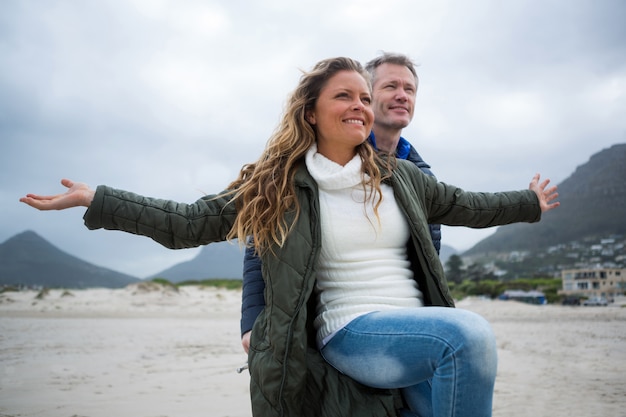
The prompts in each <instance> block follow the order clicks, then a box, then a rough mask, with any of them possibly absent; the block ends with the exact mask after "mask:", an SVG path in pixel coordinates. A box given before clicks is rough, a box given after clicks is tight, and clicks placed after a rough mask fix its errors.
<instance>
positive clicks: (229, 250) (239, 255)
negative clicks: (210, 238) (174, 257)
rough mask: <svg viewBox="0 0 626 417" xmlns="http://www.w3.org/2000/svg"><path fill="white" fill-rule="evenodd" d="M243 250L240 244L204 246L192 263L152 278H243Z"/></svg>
mask: <svg viewBox="0 0 626 417" xmlns="http://www.w3.org/2000/svg"><path fill="white" fill-rule="evenodd" d="M243 252H244V251H243V249H242V248H240V247H239V243H238V242H217V243H211V244H210V245H207V246H204V247H203V248H202V249H201V250H200V253H198V255H196V257H195V258H193V259H192V260H190V261H187V262H181V263H179V264H176V265H174V266H172V267H171V268H168V269H166V270H164V271H161V272H159V273H158V274H154V276H151V277H150V279H152V278H165V279H167V280H168V281H171V282H181V281H187V280H201V279H213V278H228V279H232V278H237V279H242V277H243Z"/></svg>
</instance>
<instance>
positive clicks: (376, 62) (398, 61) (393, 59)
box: [365, 52, 417, 85]
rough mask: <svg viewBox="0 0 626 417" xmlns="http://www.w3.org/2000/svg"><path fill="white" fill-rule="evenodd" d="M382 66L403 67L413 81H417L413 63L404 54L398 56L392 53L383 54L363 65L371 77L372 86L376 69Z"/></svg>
mask: <svg viewBox="0 0 626 417" xmlns="http://www.w3.org/2000/svg"><path fill="white" fill-rule="evenodd" d="M382 64H394V65H402V66H405V67H407V68H408V69H409V71H411V73H412V74H413V76H414V77H415V80H416V81H417V71H415V67H416V65H415V63H414V62H413V61H412V60H411V58H409V57H408V56H406V55H404V54H398V53H393V52H383V53H382V54H381V55H380V56H377V57H376V58H374V59H372V60H370V61H369V62H368V63H367V64H365V69H366V70H367V72H369V73H370V76H371V77H372V85H373V84H374V83H375V82H376V68H378V67H379V66H381V65H382Z"/></svg>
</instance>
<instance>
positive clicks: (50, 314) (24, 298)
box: [0, 285, 626, 417]
mask: <svg viewBox="0 0 626 417" xmlns="http://www.w3.org/2000/svg"><path fill="white" fill-rule="evenodd" d="M36 295H37V292H36V291H21V292H7V293H4V294H0V417H7V416H11V417H18V416H19V417H31V416H33V417H34V416H46V417H111V416H134V417H200V416H203V417H205V416H211V417H250V416H251V412H250V401H249V396H248V394H249V390H248V383H249V375H248V374H247V372H245V371H244V372H243V373H241V374H240V373H237V372H236V369H237V368H238V367H239V366H241V365H242V364H243V363H244V362H245V360H246V356H245V354H244V353H243V350H242V348H241V344H240V341H239V310H240V299H241V292H240V291H233V290H222V289H215V288H200V287H183V288H181V289H180V290H179V291H178V292H176V291H174V290H167V289H164V288H163V287H155V288H149V287H148V288H146V287H145V286H136V285H135V286H130V287H128V288H125V289H117V290H110V289H88V290H72V291H70V294H67V293H64V292H63V291H61V290H51V291H50V292H49V293H48V294H47V295H46V296H45V297H44V298H43V299H36ZM458 307H459V308H466V309H468V310H471V311H475V312H477V313H479V314H481V315H483V316H484V317H485V318H487V319H488V320H489V321H490V322H491V323H492V325H493V328H494V330H495V333H496V337H497V340H498V354H499V369H498V378H497V380H496V389H495V398H494V413H493V415H494V416H495V417H518V416H520V417H521V416H534V417H535V416H550V417H573V416H576V417H594V416H597V417H623V416H626V308H622V307H620V306H616V305H612V306H609V307H564V306H553V305H546V306H533V305H527V304H522V303H518V302H514V301H490V300H482V299H469V300H463V301H461V302H459V304H458Z"/></svg>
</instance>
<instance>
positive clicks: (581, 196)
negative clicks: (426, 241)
mask: <svg viewBox="0 0 626 417" xmlns="http://www.w3.org/2000/svg"><path fill="white" fill-rule="evenodd" d="M558 192H559V201H560V202H561V206H560V207H559V208H557V209H556V210H552V211H549V212H547V213H545V214H544V215H543V216H542V219H541V222H539V223H533V224H528V223H518V224H514V225H507V226H501V227H499V228H498V230H497V231H496V233H494V234H493V235H491V236H489V237H487V238H485V239H483V240H481V241H480V242H478V243H477V244H476V245H475V246H473V247H472V248H471V249H469V250H468V251H466V252H464V253H463V256H476V255H480V254H486V253H495V252H509V251H514V250H531V249H532V250H541V249H546V248H548V247H550V246H553V245H557V244H562V243H567V242H572V241H581V240H584V239H585V238H591V237H598V236H612V235H625V234H626V144H617V145H613V146H611V147H610V148H608V149H604V150H602V151H600V152H598V153H596V154H594V155H593V156H591V158H590V159H589V161H588V162H587V163H585V164H583V165H580V166H579V167H577V168H576V170H575V171H574V173H573V174H572V175H571V176H570V177H568V178H567V179H566V180H565V181H563V182H562V183H561V184H558Z"/></svg>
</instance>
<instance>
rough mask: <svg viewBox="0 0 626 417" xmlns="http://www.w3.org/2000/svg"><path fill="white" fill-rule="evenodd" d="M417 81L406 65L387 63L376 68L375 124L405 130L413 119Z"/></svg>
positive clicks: (374, 93)
mask: <svg viewBox="0 0 626 417" xmlns="http://www.w3.org/2000/svg"><path fill="white" fill-rule="evenodd" d="M416 94H417V80H416V79H415V77H414V76H413V73H412V72H411V70H409V69H408V68H407V67H405V66H404V65H396V64H389V63H385V64H382V65H380V66H378V68H376V73H375V81H374V85H373V103H372V107H373V109H374V124H376V125H380V126H381V127H384V128H386V129H404V128H405V127H407V126H408V125H409V123H410V122H411V119H413V109H414V107H415V95H416Z"/></svg>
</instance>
